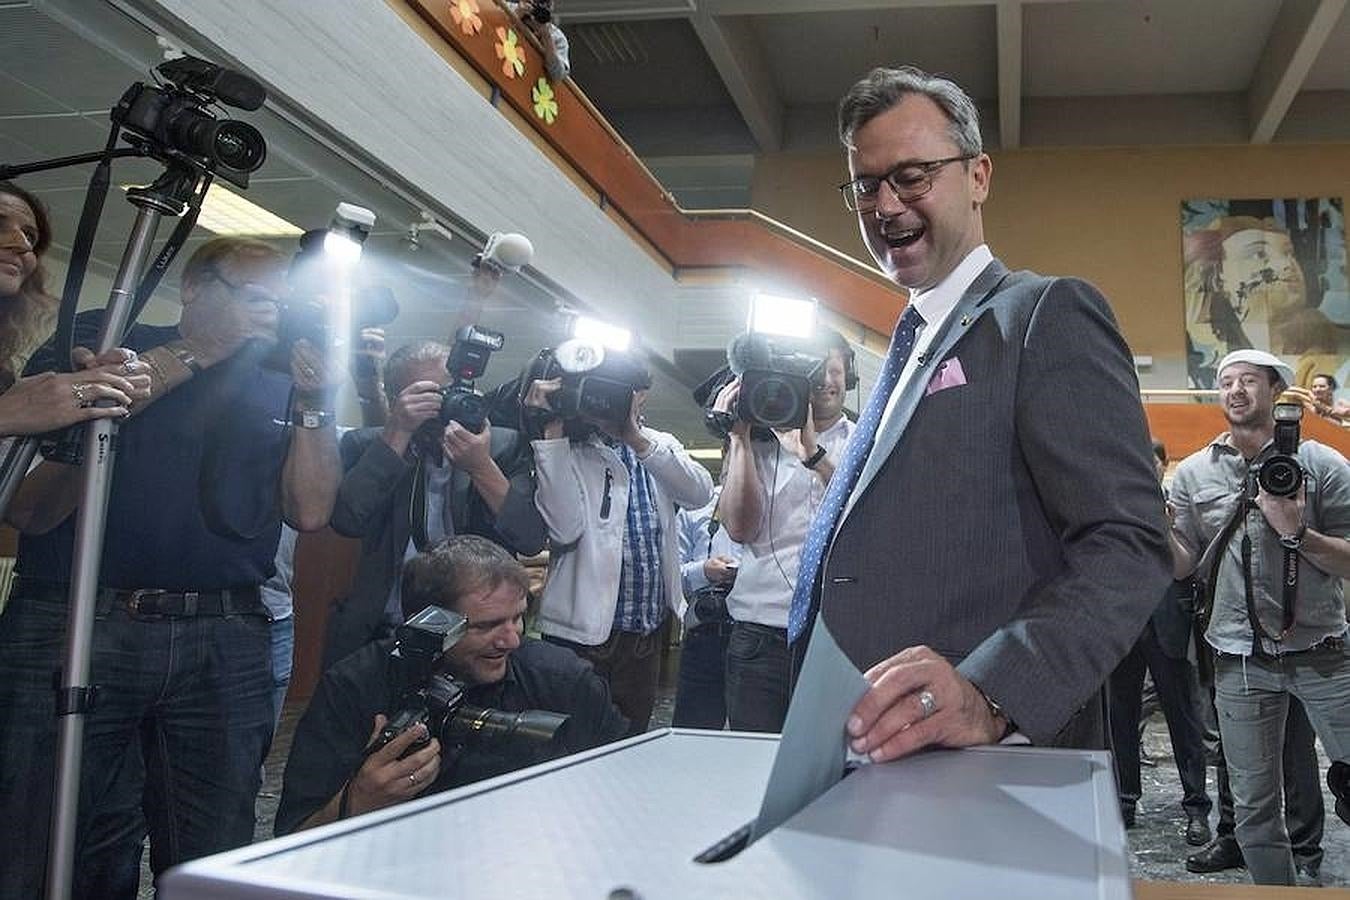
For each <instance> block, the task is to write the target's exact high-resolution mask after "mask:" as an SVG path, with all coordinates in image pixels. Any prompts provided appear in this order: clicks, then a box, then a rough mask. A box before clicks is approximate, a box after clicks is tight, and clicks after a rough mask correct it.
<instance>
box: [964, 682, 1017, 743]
mask: <svg viewBox="0 0 1350 900" xmlns="http://www.w3.org/2000/svg"><path fill="white" fill-rule="evenodd" d="M971 684H972V685H973V686H974V688H975V690H977V691H979V694H980V696H981V697H983V698H984V702H985V703H987V704H988V705H989V714H990V715H991V716H993V717H994V719H995V721H997V720H998V719H1002V720H1003V733H1002V734H1000V735H999V736H998V739H999V740H1000V741H1001V740H1003V739H1004V738H1006V737H1007V736H1008V735H1010V734H1012V733H1013V732H1014V731H1016V730H1017V726H1016V725H1015V724H1013V720H1012V718H1011V717H1010V716H1009V715H1008V714H1007V713H1006V712H1004V711H1003V707H1002V706H1001V705H1000V704H999V702H998V701H997V700H995V699H994V698H993V697H990V696H989V695H988V694H986V693H985V692H984V688H982V687H980V686H979V685H978V684H975V682H973V681H972V682H971Z"/></svg>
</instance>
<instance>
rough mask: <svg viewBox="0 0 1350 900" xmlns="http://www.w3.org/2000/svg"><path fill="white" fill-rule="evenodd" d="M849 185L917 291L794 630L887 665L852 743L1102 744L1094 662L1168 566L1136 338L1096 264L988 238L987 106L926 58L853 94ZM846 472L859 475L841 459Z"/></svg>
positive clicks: (814, 538)
mask: <svg viewBox="0 0 1350 900" xmlns="http://www.w3.org/2000/svg"><path fill="white" fill-rule="evenodd" d="M839 119H840V135H841V137H842V139H843V142H844V145H845V146H846V147H847V148H848V159H849V170H850V174H851V176H852V177H851V178H850V180H849V181H848V182H846V183H845V184H843V185H841V186H840V187H841V191H842V192H843V194H844V199H845V202H846V204H847V205H848V207H849V208H850V209H851V210H853V211H855V212H857V214H858V223H859V227H860V229H861V231H862V235H863V238H864V240H865V241H866V243H867V245H868V247H869V249H870V250H871V252H872V255H873V257H874V258H875V259H876V261H877V264H878V265H879V266H880V267H881V269H882V270H883V271H884V272H885V273H886V274H887V275H888V276H889V277H890V278H891V279H892V280H893V281H895V282H896V284H898V285H900V286H902V287H905V288H907V289H908V290H909V292H910V302H909V305H908V308H907V309H906V310H905V313H904V315H902V316H901V317H900V321H899V323H898V325H897V327H896V331H895V334H894V336H893V338H892V345H891V350H890V352H889V353H888V355H887V359H886V363H885V365H884V366H883V368H882V372H881V374H880V376H879V377H878V381H877V384H876V386H874V388H873V392H872V393H873V396H872V397H871V398H870V399H869V402H868V405H867V408H866V409H865V410H864V411H863V414H862V415H861V416H860V417H859V421H858V426H857V431H856V433H855V435H854V438H853V441H852V443H851V444H850V447H849V451H848V452H847V453H846V454H845V458H844V459H843V460H842V461H841V462H840V463H839V466H838V468H837V470H836V474H835V477H834V479H832V481H831V491H830V494H829V495H827V497H826V498H825V500H824V501H823V502H822V505H821V509H820V512H819V514H818V516H817V519H816V521H815V522H814V523H813V525H812V532H811V535H810V536H809V537H808V539H807V543H806V546H805V547H804V549H803V556H802V562H801V570H800V571H801V574H800V576H799V580H798V593H797V595H796V596H794V604H793V614H792V617H791V618H790V622H789V630H790V631H791V632H793V634H794V636H795V635H798V634H801V633H804V631H805V628H806V625H807V624H808V622H809V621H810V619H811V613H812V612H813V611H814V610H816V609H819V611H820V614H821V616H822V618H823V622H824V624H825V625H826V626H827V627H828V629H829V630H830V632H831V633H832V634H833V636H834V638H835V640H836V641H837V642H838V644H839V646H840V647H841V648H842V649H843V650H844V652H845V653H847V654H848V656H849V657H850V658H851V659H852V660H853V661H854V663H855V664H857V665H858V666H859V668H862V669H864V670H865V671H866V675H867V679H868V680H869V681H870V682H871V683H872V688H871V689H870V690H869V691H868V692H867V694H866V695H864V697H863V699H862V700H861V701H860V702H859V703H858V705H857V707H856V708H855V710H854V711H853V715H852V716H851V718H850V721H849V723H848V730H849V734H850V737H851V739H852V745H853V748H854V749H855V750H856V751H858V752H861V753H867V754H869V755H870V756H871V757H872V758H873V759H874V760H876V761H883V760H889V759H893V758H896V757H898V756H903V755H905V754H908V753H912V752H914V751H916V750H918V749H920V748H922V747H927V746H945V747H960V746H968V745H972V744H987V743H994V742H997V741H999V740H1001V739H1003V738H1005V737H1006V736H1009V735H1010V734H1011V733H1013V732H1014V731H1016V732H1020V733H1021V734H1023V735H1025V736H1026V737H1027V738H1029V739H1030V740H1031V741H1032V742H1033V743H1035V744H1039V745H1059V746H1078V747H1102V746H1105V725H1104V716H1103V713H1102V708H1101V707H1102V702H1101V691H1100V688H1101V685H1102V683H1103V682H1104V681H1105V679H1106V676H1107V675H1108V674H1109V673H1110V672H1111V670H1112V668H1113V667H1114V666H1115V664H1116V663H1117V662H1118V661H1119V660H1120V659H1121V657H1123V656H1124V654H1125V652H1126V650H1128V649H1129V647H1130V645H1131V644H1132V643H1133V641H1134V639H1135V637H1136V636H1137V635H1138V634H1139V632H1140V631H1141V630H1142V628H1143V626H1144V622H1145V621H1146V620H1147V619H1148V617H1149V614H1150V613H1151V612H1152V611H1153V607H1154V606H1155V605H1156V604H1157V598H1158V597H1160V596H1161V595H1162V592H1163V589H1164V588H1165V587H1166V585H1167V583H1168V582H1169V580H1170V568H1171V567H1170V565H1169V562H1170V559H1169V556H1168V547H1167V541H1166V536H1165V535H1166V530H1165V524H1164V515H1163V504H1162V498H1161V495H1160V492H1159V486H1158V482H1157V480H1156V479H1155V478H1154V474H1153V465H1152V462H1151V452H1150V446H1149V438H1148V431H1147V428H1146V427H1145V422H1144V414H1143V409H1142V406H1141V404H1140V402H1139V393H1138V383H1137V382H1136V380H1135V375H1134V367H1133V364H1132V361H1131V355H1130V351H1129V348H1128V347H1126V345H1125V342H1124V341H1123V340H1122V339H1121V337H1120V334H1119V332H1118V331H1117V329H1116V325H1115V321H1114V319H1113V317H1112V314H1111V311H1110V308H1109V307H1108V306H1107V303H1106V301H1105V299H1104V298H1103V297H1102V296H1101V294H1100V293H1098V292H1097V290H1096V289H1094V288H1093V287H1092V286H1091V285H1089V284H1087V283H1085V282H1082V281H1078V280H1075V279H1067V278H1050V277H1044V276H1040V275H1036V274H1033V273H1030V272H1016V273H1014V272H1009V271H1008V269H1007V268H1006V267H1005V266H1004V265H1003V264H1002V263H1000V262H999V261H998V260H996V259H994V257H993V255H992V253H990V251H989V248H988V247H987V246H986V245H985V243H984V230H983V223H982V220H981V207H982V206H983V204H984V202H985V199H986V197H987V196H988V193H989V184H990V172H991V162H990V159H989V157H988V156H987V155H985V154H984V152H983V147H982V144H981V141H980V132H979V123H978V120H977V116H976V111H975V106H974V104H973V103H972V102H971V100H970V98H969V97H968V96H967V95H966V94H965V93H964V92H963V91H962V90H961V89H960V88H959V87H958V86H957V85H955V84H953V83H952V82H950V81H947V80H945V79H941V78H935V77H933V76H930V75H928V74H927V73H924V72H921V71H919V70H917V69H909V68H905V69H876V70H874V71H873V72H872V73H871V74H870V75H869V76H868V77H867V78H865V79H863V80H862V81H860V82H859V83H858V84H856V85H854V87H853V88H852V89H851V90H850V91H849V93H848V94H847V95H846V96H845V97H844V99H843V101H841V103H840V113H839ZM841 473H843V475H844V477H842V478H841V477H840V474H841Z"/></svg>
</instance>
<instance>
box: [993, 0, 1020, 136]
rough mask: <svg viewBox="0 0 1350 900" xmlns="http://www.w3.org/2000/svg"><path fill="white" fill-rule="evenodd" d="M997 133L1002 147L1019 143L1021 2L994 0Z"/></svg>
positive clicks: (1017, 0) (1016, 0)
mask: <svg viewBox="0 0 1350 900" xmlns="http://www.w3.org/2000/svg"><path fill="white" fill-rule="evenodd" d="M997 30H998V136H999V146H1000V147H1001V148H1002V149H1004V150H1016V149H1017V148H1018V147H1020V146H1021V145H1022V3H1021V0H999V3H998V17H997Z"/></svg>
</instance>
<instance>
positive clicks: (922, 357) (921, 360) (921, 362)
mask: <svg viewBox="0 0 1350 900" xmlns="http://www.w3.org/2000/svg"><path fill="white" fill-rule="evenodd" d="M927 362H928V351H927V350H925V351H923V352H922V353H920V354H919V358H918V363H919V365H921V366H922V365H926V364H927Z"/></svg>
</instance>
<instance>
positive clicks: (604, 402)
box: [526, 338, 652, 426]
mask: <svg viewBox="0 0 1350 900" xmlns="http://www.w3.org/2000/svg"><path fill="white" fill-rule="evenodd" d="M537 362H538V363H539V366H538V368H539V369H540V371H539V373H538V374H537V375H536V376H535V377H537V378H540V379H547V378H559V379H561V380H562V387H561V388H560V389H559V390H558V392H557V393H556V394H554V395H553V411H554V412H555V413H557V414H558V416H559V417H561V418H562V419H564V420H569V421H575V420H581V421H584V422H589V423H593V424H606V425H612V426H622V425H623V423H624V422H626V421H628V417H629V415H630V414H631V412H632V408H633V394H634V392H635V391H645V390H648V389H649V388H651V386H652V376H651V373H650V372H648V371H647V367H646V366H644V365H643V364H642V363H641V362H639V361H638V359H637V358H636V357H635V356H633V355H632V354H631V353H629V352H627V351H623V350H615V349H613V348H611V347H606V346H605V345H604V344H603V343H601V342H600V341H598V340H592V339H589V338H572V339H571V340H567V341H563V342H562V343H561V344H559V345H558V346H557V348H556V349H554V350H544V351H543V352H542V353H540V355H539V360H538V361H537ZM526 386H527V387H528V382H527V383H526Z"/></svg>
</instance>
